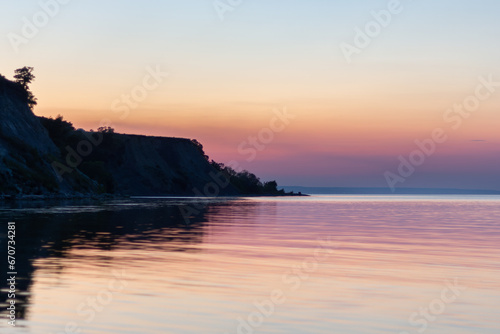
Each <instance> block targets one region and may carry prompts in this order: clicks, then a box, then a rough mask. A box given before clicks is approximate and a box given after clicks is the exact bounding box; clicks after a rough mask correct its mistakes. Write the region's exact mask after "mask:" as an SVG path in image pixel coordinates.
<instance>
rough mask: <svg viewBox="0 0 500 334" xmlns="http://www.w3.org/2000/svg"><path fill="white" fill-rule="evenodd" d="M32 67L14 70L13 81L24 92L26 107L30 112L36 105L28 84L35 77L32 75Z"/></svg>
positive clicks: (35, 99)
mask: <svg viewBox="0 0 500 334" xmlns="http://www.w3.org/2000/svg"><path fill="white" fill-rule="evenodd" d="M33 70H34V68H33V67H28V66H25V67H23V68H18V69H17V70H15V72H14V73H15V75H14V79H15V82H17V83H18V84H19V85H21V87H23V89H24V90H25V91H26V100H27V102H28V106H29V107H30V109H31V110H33V108H34V107H35V106H36V105H37V102H36V101H37V98H36V97H35V95H33V93H32V92H31V91H30V89H29V84H30V83H32V82H33V80H35V75H34V74H33Z"/></svg>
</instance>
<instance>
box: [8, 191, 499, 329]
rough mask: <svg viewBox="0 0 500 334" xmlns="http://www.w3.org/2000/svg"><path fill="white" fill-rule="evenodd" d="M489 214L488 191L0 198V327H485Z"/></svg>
mask: <svg viewBox="0 0 500 334" xmlns="http://www.w3.org/2000/svg"><path fill="white" fill-rule="evenodd" d="M183 213H184V215H183ZM185 217H186V219H185ZM499 217H500V197H491V196H485V197H481V196H470V197H467V196H400V197H391V196H312V197H301V198H246V199H210V200H206V201H203V202H201V203H200V202H199V201H197V200H193V199H183V198H177V199H161V198H155V199H132V200H126V201H109V202H102V203H97V202H91V201H88V202H85V201H84V202H78V203H75V202H69V203H58V202H55V203H36V202H34V203H24V204H2V205H1V206H0V221H1V226H2V230H1V232H0V233H2V234H1V237H0V239H1V241H2V243H1V246H0V247H1V249H2V253H3V254H6V251H5V250H4V249H5V248H6V246H5V242H6V235H5V234H6V230H7V222H8V221H16V241H17V244H16V247H17V254H16V260H17V264H16V265H17V271H18V277H17V290H18V291H17V295H16V301H17V304H16V305H17V312H18V313H17V326H16V327H15V328H12V327H10V326H8V325H7V320H6V319H7V318H6V316H7V311H6V309H5V308H6V307H7V305H6V304H5V302H4V301H5V300H6V294H5V289H4V290H3V294H2V299H1V301H3V302H4V303H2V305H1V309H2V310H1V312H0V313H1V315H2V320H1V323H0V332H1V333H33V334H39V333H40V334H47V333H49V334H50V333H53V334H56V333H58V334H59V333H76V332H78V331H79V332H80V333H89V334H104V333H134V334H135V333H137V334H139V333H140V334H152V333H162V334H163V333H174V334H179V333H181V334H182V333H220V334H224V333H228V334H232V333H245V334H249V333H292V334H295V333H296V334H307V333H311V334H323V333H328V334H330V333H356V334H357V333H360V334H361V333H369V334H371V333H397V334H399V333H424V332H425V333H429V334H432V333H446V334H448V333H453V334H462V333H471V334H472V333H474V334H477V333H481V334H482V333H485V334H486V333H492V334H493V333H495V334H497V333H499V332H500V321H499V320H498V319H499V311H500V250H499V246H498V245H499V244H500V243H499V241H500V219H499ZM2 257H3V255H2ZM4 268H6V264H5V263H4V262H2V268H1V273H2V274H1V275H2V276H1V277H2V282H5V272H6V270H5V269H4ZM2 287H3V288H5V287H6V284H3V285H2ZM450 287H451V288H450Z"/></svg>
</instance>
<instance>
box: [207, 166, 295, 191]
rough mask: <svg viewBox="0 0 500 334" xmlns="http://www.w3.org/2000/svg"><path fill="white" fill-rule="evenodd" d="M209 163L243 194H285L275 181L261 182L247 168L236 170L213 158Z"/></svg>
mask: <svg viewBox="0 0 500 334" xmlns="http://www.w3.org/2000/svg"><path fill="white" fill-rule="evenodd" d="M211 165H212V167H214V168H215V169H216V170H217V171H219V172H221V173H222V174H223V175H224V176H225V177H226V178H228V179H229V182H231V184H232V185H233V186H234V187H236V189H237V190H238V191H239V192H240V193H241V194H243V195H285V192H284V191H283V190H278V183H277V182H276V181H270V182H264V183H262V182H261V181H260V179H259V178H258V177H257V176H256V175H255V174H252V173H250V172H249V171H247V170H243V171H241V172H237V171H235V170H234V169H233V168H231V167H229V166H226V165H224V164H222V163H217V162H215V161H213V160H212V162H211Z"/></svg>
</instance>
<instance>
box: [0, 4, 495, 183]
mask: <svg viewBox="0 0 500 334" xmlns="http://www.w3.org/2000/svg"><path fill="white" fill-rule="evenodd" d="M53 1H56V0H42V1H40V2H39V1H28V0H25V1H8V2H7V1H3V2H1V3H0V13H2V14H1V17H2V20H0V31H1V39H0V50H1V58H0V60H1V61H0V73H1V74H3V75H5V76H6V77H8V78H12V75H13V71H14V69H16V68H19V67H22V66H25V65H28V66H34V67H35V74H36V77H37V78H36V82H35V83H34V84H33V85H32V90H33V91H34V93H35V95H36V96H37V97H38V99H39V105H38V106H37V107H36V109H35V113H36V114H37V115H44V116H56V115H57V114H62V115H64V116H65V118H67V119H68V120H71V121H72V122H73V123H74V124H75V126H76V127H82V128H85V129H91V128H92V129H96V128H97V127H98V126H99V123H100V121H101V120H103V119H109V120H111V121H112V126H113V127H114V128H115V129H116V130H117V131H118V132H127V133H136V134H148V135H160V136H176V137H187V138H196V139H198V140H199V141H200V142H202V143H203V144H204V146H205V150H206V152H207V153H208V154H209V155H210V156H211V158H213V159H215V160H217V161H220V162H228V161H231V160H232V161H236V162H238V164H239V165H240V166H242V167H244V168H247V169H249V170H251V171H252V172H254V173H256V174H257V175H258V176H260V177H261V178H263V179H265V180H269V179H276V180H277V181H278V182H279V183H280V184H281V185H304V186H367V187H369V186H374V187H384V186H387V184H386V179H385V177H384V172H386V171H391V172H394V173H396V171H397V167H398V164H399V161H398V157H399V156H400V155H402V156H404V157H408V156H409V155H410V153H411V152H412V151H413V150H415V148H416V146H415V144H414V141H415V140H417V139H419V140H424V139H426V138H430V136H431V133H432V131H433V130H434V129H436V128H443V129H444V130H445V132H446V134H447V135H448V140H447V141H446V142H445V143H443V144H439V145H438V146H437V151H436V153H435V154H433V155H432V156H431V157H429V158H427V159H426V161H425V163H424V164H423V165H422V166H419V167H417V168H416V171H415V173H414V174H413V175H412V176H411V177H409V178H407V180H406V182H405V183H404V184H399V185H400V186H405V187H452V188H483V189H499V190H500V147H499V144H500V135H499V131H498V129H499V126H500V113H499V106H500V87H498V88H497V89H498V93H496V92H495V93H494V94H492V96H491V97H490V98H488V99H487V100H485V101H483V102H481V104H480V106H479V108H478V109H477V110H476V111H474V112H473V113H472V115H471V116H470V117H469V118H467V119H465V120H464V121H463V123H462V124H461V125H460V126H459V127H458V129H456V130H453V129H452V128H451V124H449V123H446V122H445V121H444V120H443V115H444V114H445V112H446V110H447V109H448V108H450V107H452V106H453V105H454V104H455V103H462V102H463V100H464V99H465V98H467V97H468V96H470V95H471V94H474V92H475V89H476V87H477V85H478V84H479V80H478V78H479V77H480V76H484V77H488V76H489V75H492V76H493V78H495V79H496V80H498V81H500V62H499V59H500V44H499V43H498V36H499V33H500V21H499V20H498V13H500V2H498V1H494V0H477V1H463V0H462V1H461V0H459V1H457V0H454V1H452V0H443V1H431V0H426V1H424V0H419V1H410V0H402V1H401V8H402V11H401V12H400V13H399V14H397V15H393V18H392V20H391V22H390V23H389V24H388V25H387V27H384V28H382V29H381V32H380V34H379V35H377V36H375V37H374V38H373V39H372V41H371V43H370V45H369V46H367V47H366V48H363V49H362V50H361V52H360V53H359V54H357V55H354V57H353V61H352V63H351V64H348V63H347V61H346V59H345V58H344V56H343V53H342V51H341V49H340V45H341V43H343V42H345V43H350V44H353V40H354V37H355V28H356V27H360V28H362V29H364V26H365V24H367V23H368V22H370V21H372V20H373V17H372V15H371V12H372V11H380V10H383V9H386V8H387V7H388V3H389V2H390V1H378V0H372V1H367V0H362V1H347V0H345V1H334V0H307V1H306V0H302V1H297V0H274V1H268V0H242V1H241V4H240V5H238V6H236V7H235V8H234V10H232V11H228V12H226V13H225V17H224V20H220V18H219V16H218V13H217V11H216V10H215V8H214V6H213V2H212V0H182V1H181V0H177V1H173V0H161V1H160V0H149V1H142V2H140V1H123V0H122V1H118V0H115V1H97V0H85V1H83V0H72V1H69V3H68V4H65V5H60V10H59V11H58V12H57V14H56V15H55V16H54V17H52V18H50V19H49V21H48V23H47V24H46V25H45V26H44V27H41V28H40V29H39V32H38V33H37V34H36V36H34V37H33V38H30V39H28V43H26V44H23V45H20V46H19V50H18V52H15V50H14V48H13V47H12V45H11V43H10V41H9V36H12V35H9V34H12V33H14V34H18V35H22V29H23V25H24V24H25V23H24V22H23V18H24V17H26V18H27V19H28V20H29V21H32V20H33V16H34V15H36V14H37V13H38V12H39V11H40V10H41V6H40V3H50V2H53ZM66 1H67V0H66ZM221 2H225V1H222V0H221ZM148 66H150V67H153V68H154V67H157V66H158V67H160V68H161V69H162V70H164V71H166V72H168V73H169V76H168V77H167V78H166V79H165V80H164V81H163V82H162V83H161V84H160V86H159V87H158V88H156V89H154V90H152V91H151V92H149V93H148V95H147V97H146V98H145V100H144V101H142V102H140V103H139V104H138V106H137V107H136V108H133V109H131V110H130V113H129V114H128V116H127V117H125V118H124V119H122V118H121V117H120V116H122V115H123V114H118V113H114V112H113V110H112V104H113V102H114V101H116V100H117V99H120V97H121V96H122V95H123V94H130V92H131V91H132V89H134V87H136V86H137V85H140V84H142V82H143V79H144V77H145V76H146V75H147V74H148V71H147V68H148ZM283 108H286V109H287V110H288V112H289V113H291V114H293V115H294V116H295V119H294V120H292V121H291V123H290V124H289V125H288V126H287V127H286V129H284V130H283V131H281V132H279V133H275V135H274V139H273V140H272V141H271V142H270V143H268V144H266V145H265V149H264V150H263V151H259V152H258V153H257V155H256V157H255V159H254V160H253V161H251V162H249V161H247V157H248V155H246V154H241V153H240V152H239V150H238V147H243V146H240V145H244V142H245V141H246V140H247V139H248V137H249V136H255V135H257V134H258V133H259V132H260V131H261V130H262V129H263V128H266V127H268V126H269V124H270V121H271V120H272V118H273V117H274V116H273V115H274V114H273V109H283ZM240 151H241V150H240Z"/></svg>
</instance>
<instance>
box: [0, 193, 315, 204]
mask: <svg viewBox="0 0 500 334" xmlns="http://www.w3.org/2000/svg"><path fill="white" fill-rule="evenodd" d="M308 196H310V195H307V194H302V193H286V194H253V195H231V196H217V197H213V198H241V197H308ZM170 197H171V198H179V197H182V198H186V199H190V198H192V199H197V198H212V197H208V196H207V197H200V196H189V195H173V194H169V195H114V194H98V195H97V194H89V195H85V194H49V195H0V203H1V202H15V201H53V200H55V201H60V200H96V201H100V200H101V201H102V200H120V199H122V200H124V199H139V198H141V199H147V198H158V199H159V198H170Z"/></svg>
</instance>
